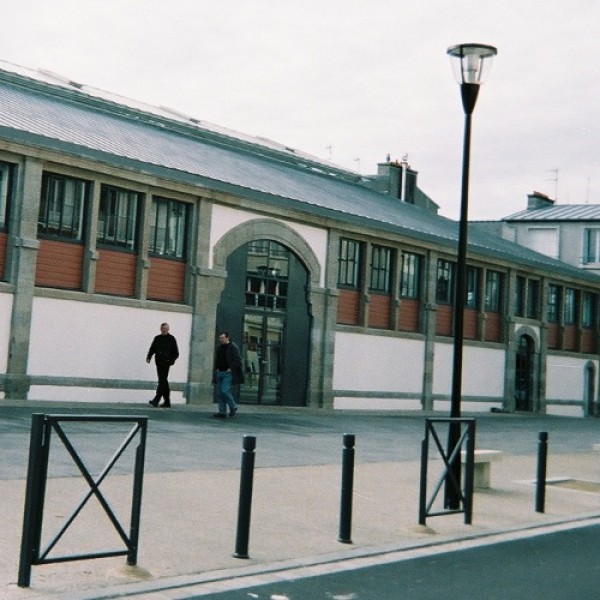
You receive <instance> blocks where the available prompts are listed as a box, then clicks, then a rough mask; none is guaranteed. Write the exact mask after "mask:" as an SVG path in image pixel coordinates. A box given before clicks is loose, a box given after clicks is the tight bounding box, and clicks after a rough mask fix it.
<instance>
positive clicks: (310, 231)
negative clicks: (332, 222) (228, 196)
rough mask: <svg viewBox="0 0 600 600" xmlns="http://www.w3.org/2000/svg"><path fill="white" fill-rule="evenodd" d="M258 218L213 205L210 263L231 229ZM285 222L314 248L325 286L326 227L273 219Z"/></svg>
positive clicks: (236, 210) (322, 282) (242, 211)
mask: <svg viewBox="0 0 600 600" xmlns="http://www.w3.org/2000/svg"><path fill="white" fill-rule="evenodd" d="M256 218H257V215H256V214H254V213H251V212H248V211H245V210H239V209H236V208H229V207H228V206H221V205H219V204H215V205H213V209H212V220H211V230H210V254H209V265H210V267H211V268H212V267H213V253H214V248H215V245H216V244H217V243H218V241H219V240H220V239H221V238H222V237H223V236H224V235H225V234H226V233H227V232H228V231H230V230H231V229H233V228H234V227H237V226H238V225H241V224H242V223H247V222H248V221H252V220H254V219H256ZM272 220H273V221H278V222H280V223H284V224H285V225H287V226H288V227H290V228H291V229H293V230H294V231H295V232H296V233H297V234H298V235H299V236H301V237H302V238H303V239H304V241H305V242H306V243H307V244H308V245H309V246H310V247H311V248H312V251H313V252H314V253H315V255H316V256H317V259H318V261H319V265H320V266H321V281H320V285H321V287H324V286H325V264H326V261H327V231H326V230H325V229H319V228H317V227H310V226H308V225H301V224H298V223H294V222H292V221H285V220H283V219H272Z"/></svg>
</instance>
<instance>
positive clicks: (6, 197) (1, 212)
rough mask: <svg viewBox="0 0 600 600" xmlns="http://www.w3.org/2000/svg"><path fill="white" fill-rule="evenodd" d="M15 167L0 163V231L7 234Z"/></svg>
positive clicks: (10, 164)
mask: <svg viewBox="0 0 600 600" xmlns="http://www.w3.org/2000/svg"><path fill="white" fill-rule="evenodd" d="M16 168H17V166H16V165H14V164H12V163H7V162H4V161H0V231H2V232H8V226H9V223H10V216H11V208H12V206H11V205H12V201H13V189H14V178H15V171H16Z"/></svg>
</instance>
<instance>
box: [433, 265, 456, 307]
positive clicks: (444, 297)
mask: <svg viewBox="0 0 600 600" xmlns="http://www.w3.org/2000/svg"><path fill="white" fill-rule="evenodd" d="M444 275H447V277H446V279H445V281H446V286H445V289H444V290H441V287H440V286H441V284H440V279H441V277H442V276H444ZM455 285H456V263H454V262H452V261H450V260H446V259H445V258H438V261H437V269H436V289H435V301H436V303H437V304H453V303H454V288H455ZM442 292H443V293H442Z"/></svg>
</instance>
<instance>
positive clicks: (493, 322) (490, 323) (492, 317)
mask: <svg viewBox="0 0 600 600" xmlns="http://www.w3.org/2000/svg"><path fill="white" fill-rule="evenodd" d="M485 341H486V342H501V341H502V315H501V314H500V313H487V316H486V320H485Z"/></svg>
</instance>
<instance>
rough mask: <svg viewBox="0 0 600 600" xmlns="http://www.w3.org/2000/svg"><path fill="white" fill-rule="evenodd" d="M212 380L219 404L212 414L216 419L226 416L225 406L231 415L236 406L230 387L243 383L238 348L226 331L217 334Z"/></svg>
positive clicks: (233, 413)
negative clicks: (217, 410) (217, 409)
mask: <svg viewBox="0 0 600 600" xmlns="http://www.w3.org/2000/svg"><path fill="white" fill-rule="evenodd" d="M212 382H213V383H214V384H216V385H217V402H218V404H219V412H217V413H215V414H214V416H215V417H216V418H218V419H224V418H226V417H227V407H229V416H230V417H233V416H234V415H235V413H236V412H237V411H238V407H237V404H236V403H235V398H234V396H233V393H232V387H233V386H234V385H239V384H240V383H244V371H243V369H242V357H241V354H240V349H239V348H238V347H237V345H236V344H235V343H234V342H232V341H231V340H230V339H229V334H228V333H227V332H226V331H222V332H221V333H220V334H219V343H218V344H217V348H216V350H215V368H214V371H213V380H212Z"/></svg>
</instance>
